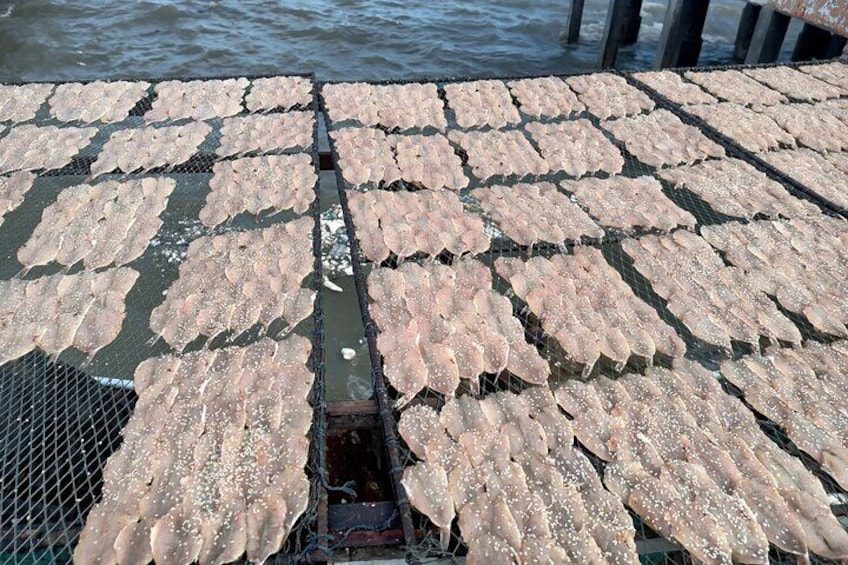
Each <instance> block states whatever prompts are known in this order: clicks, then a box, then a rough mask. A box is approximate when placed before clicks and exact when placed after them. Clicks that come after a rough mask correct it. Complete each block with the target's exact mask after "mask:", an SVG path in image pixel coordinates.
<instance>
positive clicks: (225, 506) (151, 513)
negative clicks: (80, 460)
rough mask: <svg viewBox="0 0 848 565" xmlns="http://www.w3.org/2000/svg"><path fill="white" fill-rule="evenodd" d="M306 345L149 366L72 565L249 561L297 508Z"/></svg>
mask: <svg viewBox="0 0 848 565" xmlns="http://www.w3.org/2000/svg"><path fill="white" fill-rule="evenodd" d="M310 349H311V344H310V342H309V340H308V339H306V338H304V337H300V336H293V337H289V338H288V339H286V340H284V341H281V342H274V341H272V340H269V339H264V340H262V341H260V342H258V343H256V344H254V345H250V346H247V347H234V348H229V349H221V350H217V351H200V352H196V353H189V354H187V355H185V356H166V357H159V358H154V359H149V360H147V361H145V362H143V363H142V364H141V365H139V367H138V369H137V370H136V373H135V389H136V392H137V393H138V402H137V403H136V405H135V409H134V411H133V415H132V418H131V419H130V421H129V422H128V423H127V425H126V427H125V428H124V429H123V431H122V435H123V444H122V445H121V447H120V449H118V451H116V452H115V453H114V454H112V456H111V457H110V458H109V461H108V462H107V464H106V467H105V468H104V470H103V493H102V498H101V500H100V502H98V503H97V504H96V505H95V506H94V507H93V508H92V509H91V511H90V512H89V513H88V517H87V519H86V524H85V528H84V529H83V532H82V535H81V536H80V540H79V543H78V544H77V547H76V549H75V551H74V562H75V563H78V564H95V563H97V564H101V565H105V564H108V565H111V564H117V563H120V564H122V565H130V564H136V565H144V564H146V563H149V562H150V561H152V560H155V561H156V563H174V564H184V565H188V564H190V563H194V562H198V563H201V564H204V565H205V564H218V563H230V562H232V561H235V560H237V559H238V558H239V557H241V556H242V555H243V554H245V553H246V555H247V558H248V559H249V560H250V561H252V562H256V563H261V562H263V561H265V560H266V559H267V558H268V557H269V556H270V555H272V554H274V553H276V552H277V551H279V550H280V549H281V548H282V546H283V544H284V542H285V540H286V538H287V537H288V535H289V533H290V532H291V530H292V527H293V526H294V524H295V522H296V520H297V519H298V518H299V517H300V516H301V515H302V514H303V512H304V511H305V510H306V508H307V505H308V500H309V480H308V479H307V476H306V473H305V472H304V467H305V466H306V463H307V457H308V453H309V438H308V436H307V433H308V431H309V428H310V426H311V424H312V408H311V407H310V405H309V402H308V400H307V397H308V395H309V393H310V390H311V388H312V382H313V375H312V373H311V372H310V371H309V370H308V369H307V367H306V363H307V360H308V357H309V353H310Z"/></svg>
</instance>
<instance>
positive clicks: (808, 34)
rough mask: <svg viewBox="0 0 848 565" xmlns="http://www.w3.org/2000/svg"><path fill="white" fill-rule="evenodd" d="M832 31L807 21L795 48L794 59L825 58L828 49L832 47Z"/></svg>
mask: <svg viewBox="0 0 848 565" xmlns="http://www.w3.org/2000/svg"><path fill="white" fill-rule="evenodd" d="M830 36H831V33H830V32H829V31H827V30H824V29H822V28H820V27H817V26H814V25H813V24H808V23H805V24H804V27H803V29H801V33H799V34H798V41H796V42H795V49H794V50H793V51H792V60H793V61H809V60H811V59H824V58H825V56H826V54H827V49H828V47H830Z"/></svg>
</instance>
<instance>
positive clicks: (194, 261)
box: [150, 218, 314, 351]
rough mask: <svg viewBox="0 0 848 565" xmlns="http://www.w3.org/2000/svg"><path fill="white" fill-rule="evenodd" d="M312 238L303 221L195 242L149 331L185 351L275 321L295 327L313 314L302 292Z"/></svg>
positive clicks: (308, 296)
mask: <svg viewBox="0 0 848 565" xmlns="http://www.w3.org/2000/svg"><path fill="white" fill-rule="evenodd" d="M311 232H312V219H311V218H301V219H299V220H294V221H292V222H289V223H286V224H278V225H275V226H272V227H270V228H266V229H261V230H253V231H245V232H230V233H226V234H223V235H216V236H211V237H201V238H199V239H196V240H194V241H192V242H191V244H190V245H189V247H188V253H187V255H186V259H185V261H184V262H183V263H182V264H181V265H180V277H179V278H178V279H177V280H176V281H175V282H174V284H172V285H171V287H170V288H169V289H168V294H167V296H166V297H165V301H164V302H163V303H162V304H160V305H159V306H157V307H156V308H155V309H154V310H153V312H152V314H151V315H150V329H151V330H153V332H154V333H155V334H158V335H160V336H161V337H162V338H164V340H165V341H166V342H168V344H169V345H171V347H173V348H174V349H175V350H177V351H182V350H183V349H185V346H186V345H188V344H189V343H190V342H192V341H193V340H194V339H195V338H197V337H199V336H207V337H210V338H212V337H215V336H217V335H219V334H221V333H222V332H225V331H232V332H234V333H235V334H240V333H242V332H244V331H247V330H248V329H250V328H251V327H252V326H254V325H255V324H257V323H259V324H261V325H263V326H265V327H267V326H268V325H269V324H270V323H271V322H272V321H274V320H276V319H278V318H283V320H284V321H285V322H286V324H287V325H288V327H289V328H292V327H294V326H295V325H297V323H298V322H300V321H302V320H304V319H306V318H307V317H308V316H309V315H310V314H311V313H312V307H313V304H312V302H313V298H314V293H313V292H312V291H311V290H309V289H308V288H304V287H303V286H302V283H303V280H304V279H305V278H306V276H307V275H308V274H309V273H310V272H311V271H312V244H311ZM209 281H216V283H215V285H214V288H210V285H209Z"/></svg>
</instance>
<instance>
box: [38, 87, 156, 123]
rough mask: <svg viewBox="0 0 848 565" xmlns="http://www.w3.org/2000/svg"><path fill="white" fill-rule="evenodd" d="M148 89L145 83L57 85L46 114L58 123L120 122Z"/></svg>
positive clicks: (145, 94)
mask: <svg viewBox="0 0 848 565" xmlns="http://www.w3.org/2000/svg"><path fill="white" fill-rule="evenodd" d="M148 88H150V84H149V83H146V82H127V81H122V80H119V81H115V82H103V81H100V80H98V81H94V82H90V83H87V84H80V83H65V84H60V85H58V86H57V87H56V92H55V93H54V94H53V96H51V97H50V100H49V105H50V115H51V116H53V117H54V118H56V119H57V120H59V121H62V122H82V123H84V124H90V123H93V122H101V123H104V124H107V123H112V122H120V121H121V120H123V119H125V118H126V117H127V116H128V115H129V113H130V110H132V109H133V108H134V107H135V105H136V104H138V102H139V101H140V100H141V99H142V98H144V97H145V96H147V89H148ZM81 100H84V101H85V103H84V104H80V101H81Z"/></svg>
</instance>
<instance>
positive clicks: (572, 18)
mask: <svg viewBox="0 0 848 565" xmlns="http://www.w3.org/2000/svg"><path fill="white" fill-rule="evenodd" d="M583 4H584V0H571V10H570V12H569V16H568V34H567V35H566V37H565V42H566V43H577V41H578V40H579V39H580V25H581V24H582V23H583Z"/></svg>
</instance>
